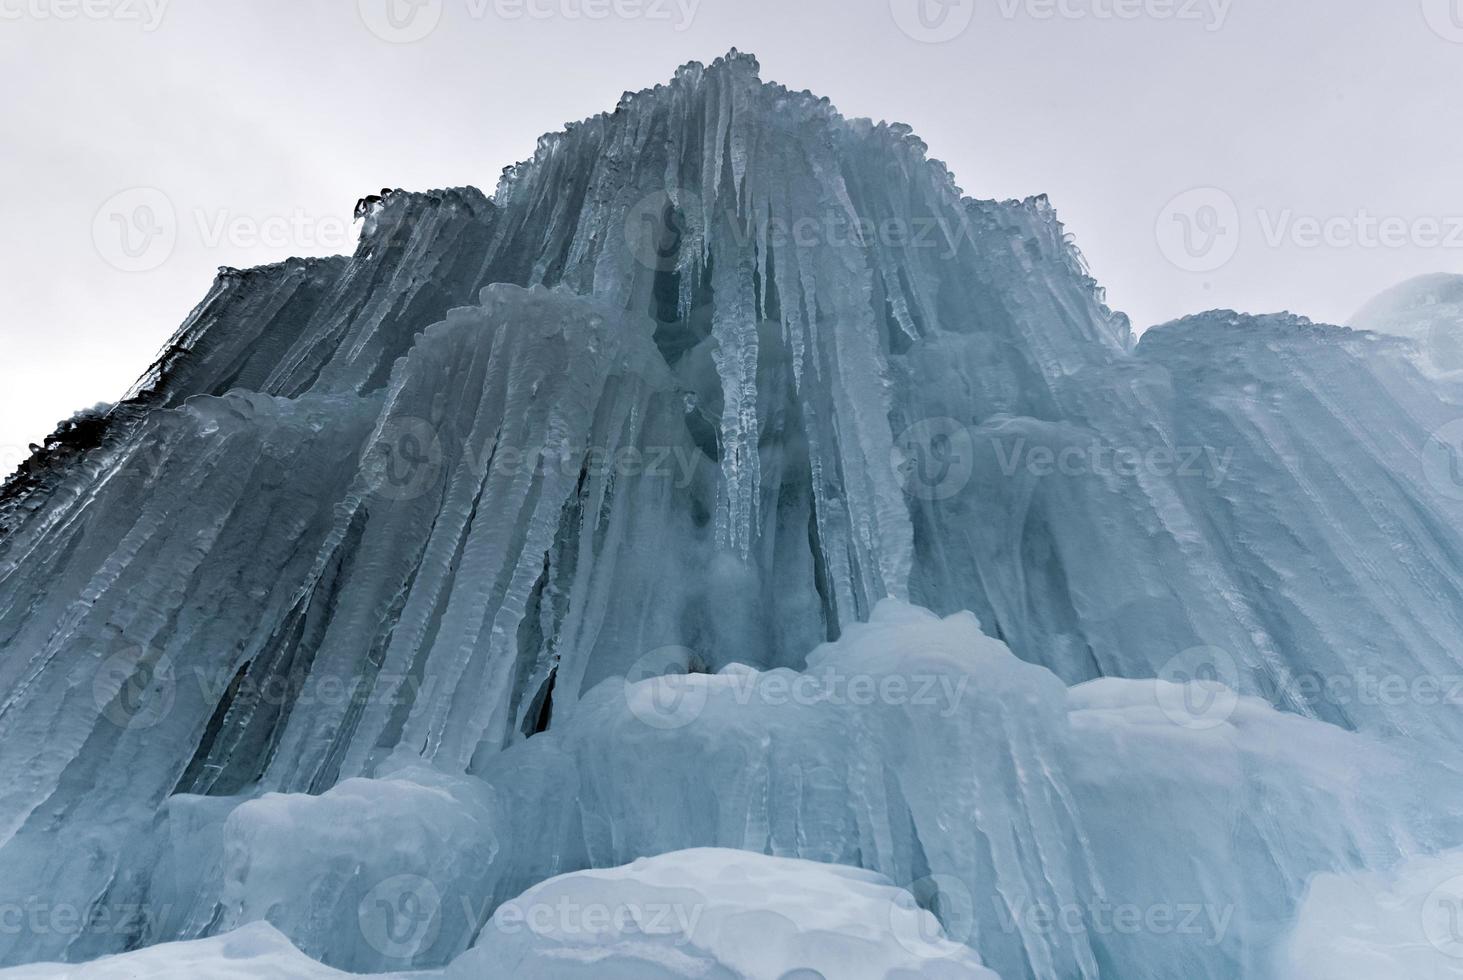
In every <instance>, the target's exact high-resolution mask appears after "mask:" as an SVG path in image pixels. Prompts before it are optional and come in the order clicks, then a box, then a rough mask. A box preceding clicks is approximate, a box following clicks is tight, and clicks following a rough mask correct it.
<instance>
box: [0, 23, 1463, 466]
mask: <svg viewBox="0 0 1463 980" xmlns="http://www.w3.org/2000/svg"><path fill="white" fill-rule="evenodd" d="M388 3H389V4H392V5H393V6H392V7H391V8H388V6H387V4H388ZM413 4H416V6H413ZM921 5H923V6H921ZM414 38H415V40H413V39H414ZM406 42H410V43H406ZM732 46H736V47H739V48H741V49H742V50H744V51H751V52H754V53H755V54H756V55H757V56H758V57H759V58H760V59H761V62H762V74H763V77H764V78H766V79H769V80H776V81H779V82H783V83H784V84H787V85H789V86H791V87H792V88H795V89H803V88H809V89H812V90H813V91H814V92H817V93H819V94H822V95H826V96H828V97H829V98H830V99H832V100H833V102H834V103H835V104H836V105H837V106H838V107H839V108H840V109H841V110H842V111H843V113H844V114H845V115H849V116H870V117H873V118H876V119H890V120H901V121H904V122H908V123H910V124H911V125H912V126H913V127H914V129H915V131H916V132H918V133H919V134H920V135H921V136H922V137H923V138H924V139H925V141H926V142H927V143H928V144H929V146H930V152H931V155H932V156H934V157H936V158H939V159H942V160H944V161H946V162H947V163H948V164H949V166H950V168H951V169H952V170H953V171H954V173H955V174H956V177H957V179H958V181H959V182H960V184H961V186H962V187H964V189H965V191H966V192H967V193H968V194H971V195H973V196H977V197H995V198H1006V197H1022V196H1026V195H1028V194H1034V193H1041V192H1045V193H1048V194H1050V195H1051V198H1052V200H1053V202H1054V203H1055V205H1056V206H1057V209H1058V211H1059V213H1060V215H1061V217H1062V218H1063V220H1064V221H1065V222H1066V224H1067V227H1068V229H1069V230H1070V231H1072V232H1073V234H1074V235H1075V236H1076V239H1077V242H1078V244H1079V245H1080V246H1081V248H1082V249H1083V251H1084V252H1085V253H1086V255H1087V257H1088V259H1089V261H1090V263H1091V265H1092V268H1093V271H1094V273H1095V274H1096V276H1097V277H1098V279H1100V280H1101V281H1102V282H1103V283H1104V284H1105V285H1106V286H1107V287H1108V292H1109V299H1110V302H1111V303H1112V305H1114V306H1115V307H1117V308H1119V309H1122V310H1125V311H1126V312H1128V313H1129V314H1130V315H1131V316H1132V317H1133V320H1134V323H1135V324H1136V325H1137V326H1138V327H1139V328H1142V327H1146V326H1149V325H1152V324H1156V323H1161V322H1163V321H1165V320H1168V319H1172V318H1175V317H1178V316H1182V315H1184V314H1186V313H1190V312H1197V311H1200V310H1204V309H1211V308H1214V307H1233V308H1237V309H1241V310H1247V311H1252V312H1270V311H1276V310H1281V309H1288V310H1292V311H1294V312H1298V313H1304V314H1306V315H1309V316H1311V317H1313V318H1315V319H1318V320H1329V321H1332V322H1336V321H1344V320H1345V319H1346V318H1348V317H1349V316H1350V315H1351V314H1352V313H1353V312H1355V310H1356V309H1357V308H1358V307H1359V306H1360V305H1361V304H1362V303H1363V302H1364V301H1365V300H1367V299H1368V298H1370V297H1371V296H1372V295H1374V294H1375V293H1377V292H1379V291H1381V290H1382V289H1384V288H1386V287H1387V286H1389V285H1392V284H1394V283H1396V282H1398V281H1400V280H1402V279H1405V278H1408V277H1410V276H1413V275H1416V274H1419V273H1425V272H1438V271H1444V272H1463V179H1460V163H1463V118H1460V116H1463V99H1460V96H1463V0H359V2H357V0H330V2H326V0H238V2H232V3H228V2H219V0H0V92H3V95H0V132H3V134H4V140H5V145H4V152H3V153H0V177H3V179H4V183H5V187H6V191H5V197H4V201H5V224H4V235H3V238H0V342H3V346H0V350H3V355H0V382H3V384H0V470H3V471H5V472H8V471H9V470H10V469H11V468H13V466H14V465H15V463H16V462H17V461H18V460H19V458H20V456H21V454H22V453H23V452H24V447H25V444H26V443H27V442H30V441H38V440H39V439H40V438H41V437H42V436H44V435H45V434H46V433H48V432H49V431H50V430H51V429H52V427H53V424H54V423H55V422H56V421H57V420H58V419H60V418H63V417H65V416H68V415H70V414H71V413H72V412H73V411H74V410H76V409H77V408H80V407H84V406H87V405H91V404H94V403H96V402H98V401H109V400H114V399H116V398H117V397H118V396H119V395H120V394H121V393H122V392H123V391H124V390H125V389H126V388H127V387H128V386H129V384H130V383H131V382H132V381H133V380H134V379H135V378H136V377H137V375H138V374H139V373H140V372H141V371H142V369H143V368H144V367H145V366H146V365H147V364H148V363H149V361H150V360H151V358H152V355H153V354H154V353H155V352H156V351H157V349H158V348H159V347H160V346H161V345H162V344H163V342H164V341H165V340H166V339H167V338H168V336H169V335H170V334H171V333H172V331H173V330H174V329H175V328H176V327H177V325H178V324H179V323H180V322H181V321H182V319H183V318H184V317H185V316H186V314H187V313H188V311H189V310H190V309H191V308H192V307H193V306H194V305H195V304H196V303H197V302H198V300H200V299H201V298H202V297H203V295H204V293H205V291H206V290H207V288H208V285H209V283H210V281H211V280H212V278H213V273H214V270H215V268H216V267H217V266H220V265H232V266H247V265H257V264H260V263H265V262H272V261H277V260H279V259H282V258H284V257H286V256H288V255H292V254H305V255H310V254H316V255H319V254H330V253H335V252H342V251H349V250H350V248H351V247H352V244H353V241H354V228H353V227H352V226H351V224H350V210H351V207H352V205H353V204H354V203H355V201H356V199H357V198H358V197H360V196H361V195H362V194H364V193H367V192H371V191H375V190H377V189H379V188H381V187H383V186H397V187H405V188H411V189H427V188H432V187H443V186H454V185H460V184H476V185H478V186H480V187H483V188H484V189H485V190H489V191H490V190H491V188H492V186H493V185H494V184H495V183H496V180H497V177H498V174H499V172H500V171H501V170H502V168H503V167H504V166H505V165H507V164H509V163H512V162H514V161H516V160H520V159H523V158H525V157H527V156H528V155H529V154H530V153H531V152H532V149H533V146H534V142H535V139H536V138H537V136H538V135H539V134H540V133H542V132H545V131H548V130H552V129H557V128H559V127H560V125H561V124H562V123H564V122H565V121H568V120H571V119H578V118H583V117H585V116H588V115H591V114H593V113H595V112H597V111H600V110H602V109H608V108H612V107H613V106H614V104H615V102H616V100H617V98H618V97H619V95H620V93H621V92H622V91H625V90H635V89H640V88H644V87H647V86H650V85H653V84H655V83H657V82H661V81H664V80H666V79H668V78H669V77H670V75H671V74H672V72H673V71H674V69H675V67H676V66H677V65H678V64H680V63H682V62H685V61H689V60H693V59H694V60H701V61H710V60H711V59H713V58H714V57H716V56H717V55H719V54H722V53H724V52H725V51H726V50H727V49H728V48H730V47H732ZM138 188H141V189H142V190H138ZM119 220H121V221H124V225H125V222H126V221H130V222H132V227H130V228H129V227H124V226H123V225H118V224H117V222H118V221H119ZM149 221H151V222H152V225H149V227H151V228H152V229H153V230H155V231H158V232H161V234H160V235H153V236H152V237H151V238H148V239H137V238H133V239H130V241H132V242H133V243H134V245H135V243H136V242H137V241H139V240H146V241H149V242H152V243H153V245H152V247H149V248H148V249H146V250H137V249H136V248H134V249H132V250H131V251H129V249H128V248H127V247H125V246H126V245H127V242H128V241H129V239H127V238H125V237H123V236H124V234H126V235H134V236H135V235H140V234H142V233H143V232H145V231H147V230H148V228H143V227H141V226H142V225H145V224H147V223H148V222H149ZM158 242H161V243H162V245H160V246H159V245H157V244H156V243H158Z"/></svg>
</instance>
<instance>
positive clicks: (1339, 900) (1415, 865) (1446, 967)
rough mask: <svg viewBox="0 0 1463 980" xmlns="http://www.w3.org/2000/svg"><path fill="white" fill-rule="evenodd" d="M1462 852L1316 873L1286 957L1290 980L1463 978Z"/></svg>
mask: <svg viewBox="0 0 1463 980" xmlns="http://www.w3.org/2000/svg"><path fill="white" fill-rule="evenodd" d="M1460 923H1463V851H1449V852H1446V853H1444V854H1439V855H1434V856H1428V857H1422V858H1417V859H1414V860H1412V861H1409V862H1407V863H1405V864H1403V865H1401V866H1400V867H1397V868H1394V869H1391V870H1388V871H1381V872H1361V873H1357V874H1352V875H1340V874H1328V875H1320V876H1318V877H1317V878H1316V879H1315V880H1314V881H1313V882H1312V883H1311V887H1310V892H1309V894H1308V895H1307V896H1306V900H1305V904H1304V905H1303V906H1302V907H1301V911H1300V917H1299V922H1297V924H1296V927H1295V931H1294V933H1293V935H1292V937H1291V939H1290V941H1289V943H1288V944H1287V946H1286V948H1285V949H1284V951H1283V954H1282V960H1281V963H1280V967H1279V972H1280V973H1281V975H1283V976H1286V977H1291V978H1293V980H1452V978H1456V977H1463V925H1460Z"/></svg>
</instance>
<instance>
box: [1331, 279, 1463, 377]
mask: <svg viewBox="0 0 1463 980" xmlns="http://www.w3.org/2000/svg"><path fill="white" fill-rule="evenodd" d="M1351 325H1352V326H1354V327H1356V328H1357V329H1360V330H1375V331H1376V332H1377V333H1385V334H1392V335H1394V336H1398V337H1406V338H1408V339H1409V340H1412V341H1414V342H1415V343H1416V344H1417V351H1418V354H1419V357H1420V361H1421V363H1422V364H1423V366H1424V368H1426V369H1427V370H1429V371H1430V372H1431V373H1434V374H1438V375H1445V376H1450V377H1453V378H1455V379H1456V378H1457V377H1458V376H1459V373H1460V372H1463V276H1454V275H1447V274H1443V273H1439V274H1435V275H1430V276H1419V277H1417V278H1416V279H1409V280H1408V281H1407V282H1404V283H1402V284H1401V285H1398V286H1394V287H1393V288H1391V289H1389V290H1387V291H1386V292H1384V293H1383V294H1382V295H1380V296H1378V297H1377V298H1376V299H1374V300H1372V301H1371V302H1369V303H1367V304H1366V305H1365V306H1364V307H1362V308H1361V310H1359V311H1358V312H1357V314H1356V315H1355V316H1354V317H1352V318H1351Z"/></svg>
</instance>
